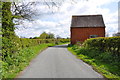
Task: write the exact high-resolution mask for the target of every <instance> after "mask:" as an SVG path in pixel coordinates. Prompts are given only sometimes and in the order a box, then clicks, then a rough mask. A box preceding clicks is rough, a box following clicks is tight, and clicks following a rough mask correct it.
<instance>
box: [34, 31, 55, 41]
mask: <svg viewBox="0 0 120 80" xmlns="http://www.w3.org/2000/svg"><path fill="white" fill-rule="evenodd" d="M35 38H37V37H35ZM54 38H55V37H54V34H53V33H46V32H43V33H42V34H41V35H40V37H38V39H54Z"/></svg>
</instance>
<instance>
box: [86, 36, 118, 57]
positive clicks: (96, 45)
mask: <svg viewBox="0 0 120 80" xmlns="http://www.w3.org/2000/svg"><path fill="white" fill-rule="evenodd" d="M119 43H120V37H105V38H104V37H103V38H102V37H101V38H91V39H88V40H86V41H85V42H84V46H85V47H87V48H89V49H97V50H99V51H103V52H111V53H113V54H114V55H115V56H120V54H119V53H120V44H119Z"/></svg>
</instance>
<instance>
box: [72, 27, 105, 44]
mask: <svg viewBox="0 0 120 80" xmlns="http://www.w3.org/2000/svg"><path fill="white" fill-rule="evenodd" d="M90 35H98V37H105V27H84V28H82V27H71V44H75V43H76V42H78V41H81V42H83V41H85V40H86V39H88V38H89V36H90Z"/></svg>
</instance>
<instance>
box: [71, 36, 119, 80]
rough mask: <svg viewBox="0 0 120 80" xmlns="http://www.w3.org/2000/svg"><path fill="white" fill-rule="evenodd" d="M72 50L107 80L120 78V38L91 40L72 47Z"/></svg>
mask: <svg viewBox="0 0 120 80" xmlns="http://www.w3.org/2000/svg"><path fill="white" fill-rule="evenodd" d="M70 50H73V51H74V52H75V55H77V56H78V57H79V58H80V59H82V60H83V61H85V62H87V63H89V64H91V65H93V67H95V69H96V70H97V71H98V72H100V73H102V74H103V75H104V76H105V77H106V78H111V79H112V78H117V79H118V78H120V37H99V38H90V39H87V40H86V41H85V42H84V43H82V44H81V43H77V44H75V45H73V46H71V47H70ZM96 66H97V67H96ZM113 80H114V79H113ZM115 80H116V79H115Z"/></svg>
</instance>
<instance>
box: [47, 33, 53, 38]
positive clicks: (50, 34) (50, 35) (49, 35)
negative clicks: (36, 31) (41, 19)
mask: <svg viewBox="0 0 120 80" xmlns="http://www.w3.org/2000/svg"><path fill="white" fill-rule="evenodd" d="M54 38H55V36H54V34H53V33H49V34H48V38H47V39H54Z"/></svg>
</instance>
